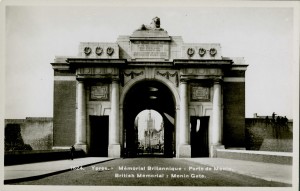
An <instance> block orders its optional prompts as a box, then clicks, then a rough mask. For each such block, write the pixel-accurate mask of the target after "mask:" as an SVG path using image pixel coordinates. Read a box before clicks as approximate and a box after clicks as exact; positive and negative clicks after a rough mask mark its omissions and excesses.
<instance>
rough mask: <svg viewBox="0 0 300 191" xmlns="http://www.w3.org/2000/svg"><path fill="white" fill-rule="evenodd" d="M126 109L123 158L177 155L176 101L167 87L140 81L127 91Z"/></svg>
mask: <svg viewBox="0 0 300 191" xmlns="http://www.w3.org/2000/svg"><path fill="white" fill-rule="evenodd" d="M123 106H124V107H123V120H124V121H123V129H124V132H123V152H122V154H123V156H124V157H145V156H146V157H173V156H175V152H176V150H175V121H176V120H175V118H176V117H175V101H174V96H173V94H172V92H171V91H170V90H169V88H168V87H167V86H165V85H164V84H162V83H160V82H158V81H142V82H139V83H137V84H135V85H134V86H133V87H131V89H130V90H129V91H128V92H127V94H126V96H125V99H124V104H123ZM144 115H145V116H146V119H144V120H143V119H141V118H140V116H144ZM145 120H146V121H145ZM154 121H155V122H154ZM142 122H146V124H145V125H144V127H143V125H142Z"/></svg>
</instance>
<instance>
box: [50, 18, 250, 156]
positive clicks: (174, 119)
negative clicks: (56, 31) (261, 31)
mask: <svg viewBox="0 0 300 191" xmlns="http://www.w3.org/2000/svg"><path fill="white" fill-rule="evenodd" d="M237 49H238V47H237ZM51 64H52V67H53V69H54V105H53V107H54V109H53V110H54V115H53V144H54V145H53V148H54V149H64V148H69V147H70V145H75V147H76V148H80V149H82V150H84V152H86V154H88V155H90V156H109V157H121V156H125V155H126V156H129V157H137V156H138V150H139V148H140V146H142V145H141V143H140V145H139V146H137V144H138V142H141V141H139V139H138V131H137V128H136V116H137V115H138V114H139V113H140V112H141V111H144V110H155V111H157V112H158V113H159V114H160V115H161V117H162V121H163V134H164V135H163V140H164V143H163V151H162V154H163V156H165V157H214V156H215V154H216V149H224V148H231V147H234V148H244V147H245V143H244V142H245V71H246V68H247V65H245V63H244V60H243V59H242V58H229V57H225V56H223V55H222V49H221V45H220V44H215V43H214V44H209V43H201V42H199V43H185V42H184V41H183V39H182V37H180V36H169V34H168V32H167V31H166V30H164V29H163V28H161V27H160V21H159V18H158V17H155V18H154V19H153V21H152V23H151V24H150V25H142V27H140V28H138V29H136V30H135V31H133V33H132V34H131V35H129V36H119V37H118V39H117V41H116V42H111V43H107V42H82V43H80V45H79V50H78V55H77V56H63V57H56V58H55V60H54V62H53V63H51ZM150 123H151V122H150V121H149V124H150ZM151 129H152V130H151ZM153 132H154V130H153V128H150V125H149V128H148V129H147V130H146V131H145V132H144V133H145V139H147V138H148V142H147V140H146V141H145V140H144V143H143V146H144V147H148V146H150V147H152V146H154V145H153V144H151V143H150V144H149V140H150V142H151V141H154V139H153V137H152V133H153ZM158 134H159V133H158V131H157V132H156V135H158ZM150 135H151V136H150ZM149 136H150V138H149ZM160 138H162V137H160ZM155 140H161V139H155ZM147 143H148V145H147ZM156 145H159V144H156ZM158 147H159V146H158ZM155 149H157V148H155Z"/></svg>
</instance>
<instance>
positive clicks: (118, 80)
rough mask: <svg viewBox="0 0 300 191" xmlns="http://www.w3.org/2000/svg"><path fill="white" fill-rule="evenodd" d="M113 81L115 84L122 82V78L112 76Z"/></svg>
mask: <svg viewBox="0 0 300 191" xmlns="http://www.w3.org/2000/svg"><path fill="white" fill-rule="evenodd" d="M111 82H112V83H114V84H118V83H119V82H120V78H112V79H111Z"/></svg>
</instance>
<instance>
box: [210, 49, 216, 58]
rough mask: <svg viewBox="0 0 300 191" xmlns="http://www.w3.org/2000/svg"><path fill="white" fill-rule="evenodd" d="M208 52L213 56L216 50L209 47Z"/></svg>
mask: <svg viewBox="0 0 300 191" xmlns="http://www.w3.org/2000/svg"><path fill="white" fill-rule="evenodd" d="M209 54H210V55H211V56H215V55H216V54H217V50H216V49H215V48H211V49H210V50H209Z"/></svg>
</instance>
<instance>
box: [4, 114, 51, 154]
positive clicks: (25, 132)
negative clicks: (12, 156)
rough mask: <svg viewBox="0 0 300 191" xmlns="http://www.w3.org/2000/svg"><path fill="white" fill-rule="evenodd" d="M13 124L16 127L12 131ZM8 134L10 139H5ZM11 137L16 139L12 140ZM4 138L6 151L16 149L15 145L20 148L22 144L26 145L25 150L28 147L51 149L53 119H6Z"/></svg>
mask: <svg viewBox="0 0 300 191" xmlns="http://www.w3.org/2000/svg"><path fill="white" fill-rule="evenodd" d="M13 126H14V127H16V128H14V130H13V131H12V127H13ZM8 136H10V138H11V139H12V141H7V140H8V139H9V137H8ZM12 137H14V138H15V139H17V140H15V141H14V139H13V138H12ZM5 138H6V141H5V147H6V151H11V150H15V149H16V150H18V148H17V145H18V146H19V148H22V144H23V145H27V146H26V149H25V150H27V149H30V147H31V148H32V150H51V149H52V145H53V119H52V118H48V117H28V118H26V119H6V120H5ZM20 146H21V147H20ZM29 146H30V147H29Z"/></svg>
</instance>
